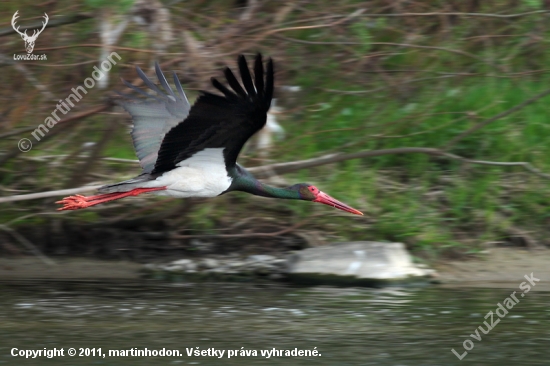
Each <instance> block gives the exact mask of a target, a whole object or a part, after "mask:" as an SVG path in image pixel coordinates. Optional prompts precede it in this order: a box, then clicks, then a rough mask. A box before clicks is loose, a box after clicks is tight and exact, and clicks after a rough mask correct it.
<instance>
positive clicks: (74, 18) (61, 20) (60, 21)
mask: <svg viewBox="0 0 550 366" xmlns="http://www.w3.org/2000/svg"><path fill="white" fill-rule="evenodd" d="M91 18H93V15H92V14H88V13H81V14H74V15H63V16H59V17H55V19H54V20H52V21H51V22H49V23H48V29H50V28H55V27H59V26H62V25H65V24H73V23H78V22H80V21H82V20H87V19H91ZM42 26H43V22H42V21H41V20H39V21H36V22H33V23H31V24H29V25H27V26H26V29H27V30H34V29H40V28H42ZM13 33H16V31H15V29H13V28H12V27H5V28H2V29H0V37H1V36H6V35H9V34H13Z"/></svg>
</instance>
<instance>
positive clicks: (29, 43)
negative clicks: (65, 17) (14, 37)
mask: <svg viewBox="0 0 550 366" xmlns="http://www.w3.org/2000/svg"><path fill="white" fill-rule="evenodd" d="M17 13H19V10H17V11H16V12H15V14H13V17H12V18H11V26H12V27H13V29H14V30H15V31H16V32H17V33H19V35H20V36H21V38H23V41H25V48H26V49H27V53H32V51H33V49H34V42H36V39H37V38H38V36H39V35H40V33H42V31H43V30H44V28H46V24H48V20H49V19H50V18H48V14H46V13H44V20H45V21H44V22H42V29H40V30H36V29H35V30H34V31H33V33H32V36H29V35H27V30H26V29H25V32H23V33H22V32H20V31H19V26H17V28H16V27H15V21H16V20H17V18H19V15H18V14H17Z"/></svg>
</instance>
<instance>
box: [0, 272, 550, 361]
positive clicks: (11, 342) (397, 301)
mask: <svg viewBox="0 0 550 366" xmlns="http://www.w3.org/2000/svg"><path fill="white" fill-rule="evenodd" d="M514 290H517V288H516V289H514V288H512V287H510V289H496V290H491V289H444V288H438V287H422V288H387V289H364V288H334V287H291V286H283V285H273V284H242V283H190V284H161V283H156V282H145V283H144V282H139V283H138V282H67V281H65V282H51V281H48V282H34V281H31V282H28V281H25V282H3V283H0V291H1V294H2V295H1V296H0V364H13V365H54V364H55V365H75V364H78V365H130V364H132V365H151V364H159V365H160V364H162V365H189V364H193V365H244V364H246V365H255V364H262V365H263V364H277V365H289V364H292V365H306V364H308V365H309V364H315V365H399V366H407V365H410V366H417V365H459V364H473V365H514V364H517V365H548V364H550V361H548V358H549V357H548V356H549V355H550V351H549V349H550V347H549V346H550V327H549V325H550V322H549V320H550V308H549V307H548V303H549V301H550V293H548V292H534V291H531V292H529V293H527V294H526V295H525V297H523V298H519V299H520V302H519V303H518V304H516V305H515V306H514V308H513V309H511V310H510V311H509V313H508V314H507V315H506V316H505V317H504V318H503V319H502V320H501V321H500V322H499V323H498V324H497V325H496V326H495V327H494V328H493V329H492V330H491V331H490V332H489V333H488V334H483V333H482V332H479V331H478V333H479V334H480V336H481V337H482V339H481V341H477V340H475V339H473V338H471V337H470V334H472V333H473V334H474V335H475V333H474V331H475V329H476V328H477V327H478V326H480V325H483V321H484V319H483V317H484V316H485V315H486V314H487V313H488V312H489V311H491V310H493V311H495V309H496V308H497V303H498V302H502V301H503V300H504V299H505V298H506V297H508V296H509V295H510V293H511V292H512V291H514ZM495 321H496V316H495ZM466 338H469V339H471V340H472V344H473V345H474V348H473V349H472V350H471V351H470V352H469V353H468V354H467V355H466V356H465V357H464V359H463V360H462V361H459V360H458V359H457V357H456V356H455V355H454V354H453V353H452V352H451V348H454V349H455V350H456V351H457V353H459V354H462V353H463V352H464V348H463V346H462V344H463V341H464V340H465V339H466ZM14 347H17V348H18V349H43V348H47V349H53V348H54V347H56V348H58V349H59V348H61V347H63V348H64V349H65V357H56V358H52V359H48V358H46V357H39V358H36V359H24V358H22V357H12V356H11V355H10V352H11V349H12V348H14ZM69 347H73V348H75V349H77V352H79V351H78V349H79V348H89V349H92V348H96V349H97V348H101V349H102V353H104V354H106V356H105V358H103V357H99V356H96V357H93V356H88V357H78V356H75V357H69V356H67V355H66V353H67V349H68V348H69ZM196 347H199V349H200V350H208V349H209V348H210V349H216V350H226V352H225V355H224V357H223V358H221V359H218V358H216V357H213V356H211V357H209V356H205V357H193V356H192V357H188V356H187V353H186V348H194V349H197V348H196ZM243 347H244V348H243ZM315 347H316V348H315ZM132 348H136V349H139V350H142V349H144V348H148V349H149V350H162V349H163V348H165V349H167V350H179V351H180V352H181V356H179V357H117V358H115V357H109V355H108V351H109V350H129V349H132ZM273 348H275V349H278V350H293V349H295V348H297V349H299V350H300V349H302V350H313V349H316V350H317V351H318V352H319V353H320V354H321V356H317V357H284V356H281V357H276V356H273V357H270V358H269V359H266V357H265V356H263V357H262V356H261V353H260V351H261V350H267V349H268V350H273ZM230 349H232V350H239V351H240V350H241V349H244V350H256V351H257V352H258V356H256V357H232V358H229V359H228V358H227V352H228V350H230Z"/></svg>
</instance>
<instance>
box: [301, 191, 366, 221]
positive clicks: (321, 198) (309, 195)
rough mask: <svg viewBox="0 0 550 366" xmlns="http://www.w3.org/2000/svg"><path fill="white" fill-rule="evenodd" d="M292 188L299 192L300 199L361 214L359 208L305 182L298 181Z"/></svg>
mask: <svg viewBox="0 0 550 366" xmlns="http://www.w3.org/2000/svg"><path fill="white" fill-rule="evenodd" d="M292 189H294V190H297V191H298V192H299V193H300V199H302V200H305V201H312V202H319V203H322V204H325V205H328V206H332V207H334V208H337V209H339V210H342V211H346V212H350V213H352V214H355V215H363V213H362V212H361V211H359V210H356V209H354V208H352V207H350V206H348V205H346V204H345V203H343V202H340V201H338V200H337V199H336V198H332V197H331V196H329V195H328V194H326V193H324V192H322V191H320V190H319V188H317V187H315V186H314V185H311V184H307V183H299V184H295V185H293V186H292Z"/></svg>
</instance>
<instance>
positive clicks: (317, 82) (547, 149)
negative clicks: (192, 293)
mask: <svg viewBox="0 0 550 366" xmlns="http://www.w3.org/2000/svg"><path fill="white" fill-rule="evenodd" d="M0 8H1V9H2V12H1V14H2V24H1V27H2V29H0V36H2V41H3V42H2V43H1V45H0V63H1V66H2V73H1V74H0V80H1V82H2V85H3V88H2V90H0V100H1V101H2V103H0V121H1V122H0V135H1V136H2V139H1V141H0V143H1V145H0V149H1V154H2V155H0V169H1V173H0V174H1V175H0V177H1V178H0V190H1V193H0V195H1V196H2V197H7V196H11V195H16V194H25V193H34V192H43V191H51V190H58V189H66V188H75V187H79V186H82V185H84V184H90V185H97V184H104V183H109V182H116V181H120V180H123V179H126V178H130V177H132V176H135V175H137V173H139V166H138V164H136V163H135V162H131V161H129V160H134V159H135V155H134V152H133V147H132V144H131V139H130V136H129V134H128V133H129V127H130V126H131V121H130V119H129V116H128V115H127V114H126V113H124V111H122V110H121V109H120V108H118V107H115V106H112V105H111V104H110V103H109V100H110V99H111V98H113V96H114V95H115V93H114V91H115V90H120V91H124V89H125V88H124V86H123V84H122V83H121V82H120V77H122V78H124V79H126V80H129V81H134V82H137V80H138V78H137V75H136V72H135V69H134V67H135V66H136V65H139V66H140V67H142V68H143V69H144V70H149V73H150V74H151V66H152V65H153V62H155V61H158V62H160V63H161V64H164V66H163V69H164V70H165V72H167V71H171V70H174V71H175V72H176V73H177V75H178V76H179V78H180V80H181V82H182V83H183V86H184V89H185V90H186V92H187V93H188V96H189V97H190V99H194V98H196V96H197V91H198V90H201V89H207V90H210V86H209V78H210V77H211V76H220V74H221V73H220V70H221V68H222V67H223V66H225V65H229V66H231V67H234V65H235V60H236V57H237V55H239V54H240V53H245V54H247V55H249V56H252V55H253V54H255V53H256V52H261V53H263V54H264V55H266V56H269V57H272V58H273V59H274V61H275V67H276V97H277V98H278V102H277V105H278V106H280V107H281V111H279V112H278V113H277V114H276V117H277V118H278V121H279V123H280V124H281V125H282V126H283V128H284V129H285V131H286V132H285V138H284V139H281V140H275V141H274V143H273V145H272V147H271V148H270V149H269V150H268V151H260V150H257V149H254V148H253V147H252V144H251V147H249V148H247V149H245V151H244V152H243V154H242V155H241V158H240V162H241V164H243V165H245V166H247V167H252V166H261V165H266V164H270V163H274V162H290V161H296V160H302V159H310V158H315V157H319V156H322V155H326V154H330V153H351V152H358V151H364V150H377V149H388V148H398V147H429V148H438V149H442V150H444V151H446V152H449V153H452V154H457V155H460V156H462V157H464V158H467V159H479V160H486V161H497V162H529V163H531V164H532V165H533V166H535V167H536V168H537V169H540V170H541V171H543V172H547V173H550V144H549V143H548V135H549V132H550V131H549V130H550V124H549V123H548V115H549V111H548V105H549V103H550V97H546V98H541V99H540V100H536V101H533V103H528V104H527V105H525V106H524V107H522V108H520V109H519V110H517V111H515V112H514V113H510V114H508V115H506V116H504V117H502V118H498V119H496V120H495V121H493V122H491V123H488V124H486V125H485V126H484V127H483V128H480V129H478V130H477V131H475V132H472V133H469V134H467V135H466V136H465V137H464V138H461V139H460V140H458V141H457V142H456V143H452V144H450V145H449V142H450V141H451V140H452V139H453V138H455V137H457V136H458V135H460V134H461V133H463V132H465V131H468V130H469V129H470V128H472V127H474V126H476V125H478V124H479V123H480V122H482V121H484V120H486V119H489V118H491V117H493V116H495V115H498V114H499V113H501V112H504V111H506V110H508V109H510V108H513V107H514V106H516V105H518V104H520V103H522V102H524V101H525V100H528V99H529V98H532V97H533V96H535V95H537V94H538V93H541V92H543V91H544V90H545V89H547V88H549V87H550V83H549V82H548V81H549V79H550V78H549V72H548V71H549V69H548V64H549V61H550V51H549V47H547V46H548V41H549V16H550V15H549V13H548V10H550V1H542V0H490V1H480V0H460V1H459V0H455V1H449V0H445V1H443V0H417V1H410V0H398V1H395V0H370V1H351V0H343V1H336V2H335V1H323V0H319V1H308V0H301V1H295V0H291V1H284V0H281V1H272V0H248V1H244V0H240V1H214V0H211V1H208V0H196V1H191V0H190V1H177V0H176V1H139V0H138V1H134V0H123V1H117V0H111V1H107V0H86V1H84V2H83V3H73V2H69V1H64V0H59V1H56V0H54V1H45V2H42V3H36V2H31V1H19V2H15V1H13V2H10V1H8V2H2V4H0ZM16 10H19V14H20V19H18V24H19V25H21V26H22V29H24V28H25V27H26V26H27V25H28V24H34V23H38V24H40V22H41V19H42V18H41V17H42V15H43V13H47V14H48V16H49V18H50V21H49V24H48V26H47V27H46V29H45V31H44V32H43V33H42V34H41V35H40V36H39V37H38V39H37V42H36V47H35V50H34V54H46V55H47V61H14V60H13V56H12V55H13V54H23V53H24V47H23V41H22V40H21V37H19V36H18V35H17V34H15V33H14V32H13V30H12V28H11V24H10V22H11V17H12V15H13V13H14V12H15V11H16ZM61 20H63V21H65V24H56V21H57V22H61ZM10 29H11V31H10ZM112 51H115V52H117V53H118V54H119V55H120V56H121V57H122V59H121V61H120V62H118V63H117V64H116V66H114V67H113V69H112V70H111V71H110V73H109V77H108V80H107V81H106V84H105V85H104V87H101V86H100V85H96V87H94V88H93V89H90V90H89V93H88V94H87V95H86V96H85V97H84V98H83V99H82V100H81V101H80V102H79V103H78V104H77V105H76V106H75V107H74V108H72V110H71V111H70V112H69V113H68V114H67V115H65V116H63V118H62V121H60V122H59V123H58V124H57V125H56V126H54V127H53V128H52V129H51V130H50V131H49V132H48V134H47V136H45V138H43V139H42V140H41V141H39V142H37V141H35V140H34V138H33V137H32V136H31V132H32V131H33V130H34V129H35V128H36V127H37V126H38V125H39V124H40V123H43V122H44V119H45V118H46V117H48V116H49V115H50V113H51V112H52V111H53V110H54V109H55V108H56V104H57V103H58V100H59V99H64V98H66V97H67V96H68V95H69V94H70V93H71V88H74V87H77V86H78V85H82V84H83V82H84V79H85V78H87V77H90V76H91V73H92V71H93V67H94V66H98V65H100V63H101V61H103V60H105V56H106V55H108V54H109V53H110V52H112ZM98 84H99V83H98ZM21 138H29V139H30V140H31V141H32V142H33V144H34V146H33V149H32V150H31V151H30V152H27V153H22V152H20V151H19V150H18V148H17V141H18V140H19V139H21ZM266 180H267V181H269V182H270V183H271V184H282V185H285V184H288V185H290V184H292V183H295V182H308V183H311V184H315V185H317V186H318V187H319V188H320V189H322V190H323V191H325V192H328V193H329V194H331V195H333V196H334V197H336V198H338V199H341V200H342V201H344V202H346V203H349V204H350V205H351V206H353V207H357V208H358V209H360V210H362V211H363V212H364V213H365V216H364V217H353V216H351V215H348V214H344V213H340V212H337V211H335V210H331V209H330V208H328V207H326V206H322V205H314V204H310V203H307V202H293V201H285V200H266V199H264V198H259V197H253V196H250V195H247V194H241V193H232V194H229V195H225V196H221V197H219V198H216V199H208V200H207V199H188V200H175V199H167V198H157V197H139V198H131V199H125V200H122V201H117V202H114V203H110V204H106V205H103V206H102V205H100V206H96V207H94V208H92V209H87V210H83V211H75V212H63V213H58V212H56V211H55V209H56V208H57V207H56V205H55V204H54V203H53V202H54V201H55V200H56V199H55V198H51V197H49V198H43V199H38V200H25V201H18V202H11V203H4V204H2V210H1V211H0V215H1V216H2V217H1V221H2V222H3V224H4V225H3V226H2V228H3V229H2V231H0V235H3V239H2V240H0V251H2V252H4V253H21V252H24V251H25V250H26V249H25V248H24V247H23V246H22V243H21V240H20V239H18V238H17V237H14V235H13V232H12V230H15V231H17V232H18V233H19V234H21V235H23V236H24V237H25V238H26V239H25V240H28V241H29V242H31V243H33V244H34V245H35V246H37V247H39V248H40V249H41V250H43V251H45V252H46V253H50V254H78V255H83V254H86V255H88V254H89V255H100V256H107V257H125V258H132V259H140V258H143V257H144V256H150V255H164V254H167V255H171V254H174V253H179V252H181V251H185V252H188V253H192V252H200V251H202V250H213V251H227V250H233V249H236V248H241V249H242V248H254V250H258V249H259V248H261V250H262V251H265V252H269V251H277V250H281V249H292V248H299V247H302V246H305V245H321V244H323V243H324V242H328V241H335V240H380V241H400V242H404V243H406V245H407V246H408V247H409V248H410V249H412V250H413V251H414V252H415V253H416V254H417V255H419V256H424V257H430V258H437V257H439V256H441V255H445V256H449V255H461V254H465V253H475V252H477V251H480V250H483V249H485V248H487V247H489V246H492V245H524V246H537V245H547V244H548V233H549V230H548V223H549V217H550V204H549V198H548V193H550V190H549V189H548V181H547V180H546V179H544V178H543V177H541V176H537V175H535V174H532V173H530V172H528V171H526V170H524V169H522V167H518V166H491V165H476V164H468V163H464V162H461V161H456V160H450V159H446V158H443V157H440V158H439V157H437V158H436V157H433V156H429V155H425V154H399V155H397V154H394V155H384V156H379V157H370V158H364V159H355V160H348V161H344V162H339V163H334V164H328V165H323V166H319V167H315V168H310V169H303V170H300V171H298V172H293V173H290V174H285V175H280V176H272V177H270V178H267V179H266ZM59 198H62V196H60V197H59ZM205 248H206V249H205ZM251 250H252V249H251ZM144 253H145V254H144Z"/></svg>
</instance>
